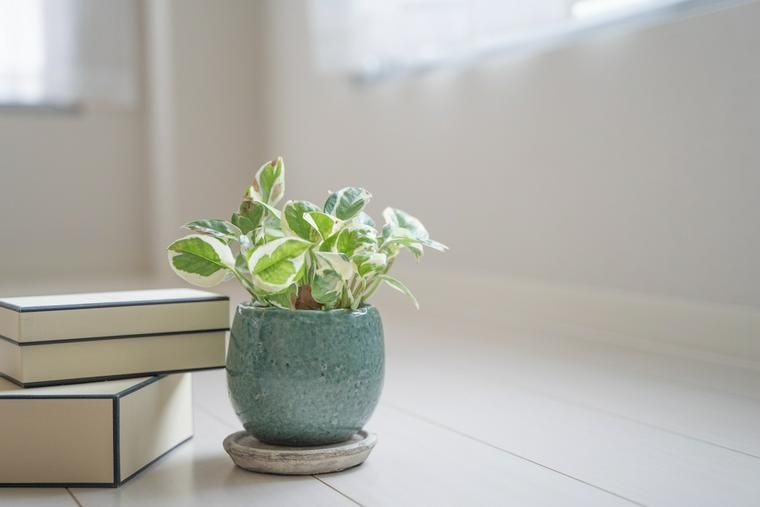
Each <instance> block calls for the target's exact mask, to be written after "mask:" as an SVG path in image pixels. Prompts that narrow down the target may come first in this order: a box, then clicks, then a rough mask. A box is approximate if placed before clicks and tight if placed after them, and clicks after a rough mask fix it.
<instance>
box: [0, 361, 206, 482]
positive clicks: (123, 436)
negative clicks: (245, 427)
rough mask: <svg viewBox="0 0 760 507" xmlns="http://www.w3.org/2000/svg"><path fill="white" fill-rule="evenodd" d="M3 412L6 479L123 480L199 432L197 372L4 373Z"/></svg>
mask: <svg viewBox="0 0 760 507" xmlns="http://www.w3.org/2000/svg"><path fill="white" fill-rule="evenodd" d="M0 414H2V427H1V428H0V429H1V430H2V431H0V486H6V487H18V486H34V487H43V486H51V487H53V486H55V487H63V486H66V487H87V486H93V487H117V486H119V485H121V484H123V483H124V482H126V481H128V480H129V479H131V478H132V477H134V476H135V475H137V474H138V473H139V472H141V471H142V470H144V469H145V468H146V467H147V466H149V465H150V464H151V463H153V462H154V461H156V460H157V459H159V458H161V457H162V456H163V455H165V454H166V453H168V452H169V451H171V450H172V449H174V448H175V447H177V446H179V445H180V444H182V443H183V442H185V441H187V440H188V439H190V438H191V437H192V434H193V420H192V391H191V378H190V374H179V375H164V376H155V377H148V378H140V379H129V380H117V381H110V382H96V383H88V384H75V385H67V386H55V387H43V388H32V389H21V388H19V387H18V386H15V385H14V384H12V383H10V382H7V381H4V380H0Z"/></svg>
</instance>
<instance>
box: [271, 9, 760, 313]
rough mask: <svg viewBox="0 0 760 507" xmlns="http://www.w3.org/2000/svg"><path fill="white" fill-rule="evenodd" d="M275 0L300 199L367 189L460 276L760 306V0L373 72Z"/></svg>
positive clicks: (285, 127) (281, 118) (283, 121)
mask: <svg viewBox="0 0 760 507" xmlns="http://www.w3.org/2000/svg"><path fill="white" fill-rule="evenodd" d="M269 8H270V16H271V18H270V22H269V23H268V25H267V27H268V30H269V32H270V37H269V40H270V42H271V44H272V47H271V62H272V69H271V75H272V84H271V85H270V86H271V88H270V89H271V101H270V102H269V104H270V108H269V114H270V116H271V122H272V123H271V124H272V130H271V133H272V137H271V139H272V141H271V147H272V150H273V151H274V152H276V153H282V154H284V155H285V157H286V162H287V167H288V175H289V181H288V187H289V189H288V196H290V197H293V196H300V197H306V198H310V199H313V200H317V201H318V202H320V201H321V199H323V197H324V193H323V192H324V190H326V189H327V188H333V189H334V188H338V187H339V186H343V185H349V184H353V185H357V184H360V185H362V186H366V187H367V188H368V189H370V190H371V191H372V192H373V193H374V195H375V206H374V210H375V211H376V212H377V211H379V210H380V209H382V207H383V206H384V205H386V204H392V205H396V206H398V207H401V208H408V209H409V210H410V211H413V212H415V213H416V214H417V215H418V216H419V217H420V218H422V219H423V220H424V222H425V223H426V224H428V225H429V229H430V230H431V232H432V233H433V235H434V237H436V238H437V239H439V240H440V241H443V242H445V243H448V244H450V245H451V247H452V250H451V252H450V253H448V254H446V255H445V256H437V255H435V254H430V255H429V256H428V257H427V258H426V259H425V263H428V264H429V265H430V266H433V268H435V269H438V270H442V272H444V273H445V272H452V271H461V270H465V271H469V270H472V271H475V272H479V273H481V274H492V275H505V276H517V277H528V278H537V279H542V280H547V281H551V282H563V283H571V284H581V285H588V286H598V287H605V288H619V289H626V290H633V291H642V292H646V293H655V294H662V295H670V296H678V297H685V298H691V299H698V300H704V301H718V302H726V303H739V304H749V305H756V306H760V285H758V283H757V281H758V280H760V234H758V217H759V216H760V199H758V195H759V191H760V171H758V170H757V168H758V167H759V166H760V150H758V148H757V139H758V138H759V137H758V136H759V134H760V120H758V118H760V99H759V98H758V94H757V90H760V59H758V55H757V48H758V47H760V31H758V30H757V26H758V23H760V4H757V3H753V4H751V5H747V6H744V7H737V8H733V9H730V10H726V11H722V12H717V13H712V14H708V15H704V16H697V17H690V18H688V19H682V20H680V21H677V22H675V23H671V24H666V25H660V26H655V27H650V28H648V29H645V30H642V31H638V32H635V33H627V34H603V35H598V36H596V37H593V38H590V39H588V40H586V41H584V42H581V43H576V44H573V45H571V46H570V47H566V48H563V49H559V50H555V51H552V52H550V53H548V54H544V55H540V56H538V57H532V58H526V59H520V60H511V61H510V60H507V61H503V62H500V61H490V62H487V63H484V64H479V65H474V66H472V67H471V68H469V69H466V70H465V71H463V72H462V71H460V70H456V71H452V72H450V73H446V72H438V73H434V74H432V75H428V76H423V77H415V78H407V79H403V80H399V81H396V82H388V83H382V84H379V85H375V86H369V87H359V86H355V85H352V84H351V83H349V82H347V81H346V80H344V79H340V78H336V77H334V76H325V75H320V74H319V73H318V72H317V71H316V70H315V69H314V66H313V65H312V64H311V63H310V52H309V44H310V40H309V35H308V19H307V16H306V15H307V9H306V3H305V2H300V1H298V0H287V1H282V0H278V1H271V2H269ZM274 34H277V36H275V35H274ZM376 215H377V213H376ZM422 269H425V268H422ZM428 269H430V268H428ZM443 270H445V271H443Z"/></svg>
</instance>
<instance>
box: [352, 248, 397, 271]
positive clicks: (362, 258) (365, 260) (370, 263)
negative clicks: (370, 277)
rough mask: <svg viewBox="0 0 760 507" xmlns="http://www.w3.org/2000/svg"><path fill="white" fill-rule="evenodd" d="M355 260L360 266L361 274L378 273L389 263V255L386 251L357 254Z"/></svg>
mask: <svg viewBox="0 0 760 507" xmlns="http://www.w3.org/2000/svg"><path fill="white" fill-rule="evenodd" d="M353 261H354V262H355V263H356V265H357V266H358V268H359V274H360V275H361V276H365V275H367V274H368V273H378V272H380V271H382V270H383V269H385V266H386V265H388V256H387V255H386V254H384V253H370V254H362V255H358V256H355V257H354V258H353Z"/></svg>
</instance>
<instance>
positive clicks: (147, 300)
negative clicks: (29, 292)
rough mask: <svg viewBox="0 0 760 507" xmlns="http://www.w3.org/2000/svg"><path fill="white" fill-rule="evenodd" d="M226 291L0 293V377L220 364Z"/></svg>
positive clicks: (37, 379)
mask: <svg viewBox="0 0 760 507" xmlns="http://www.w3.org/2000/svg"><path fill="white" fill-rule="evenodd" d="M228 330H229V298H227V297H226V296H222V295H219V294H214V293H211V292H205V291H200V290H195V289H158V290H144V291H122V292H104V293H91V294H69V295H51V296H32V297H12V298H2V299H0V376H1V377H4V378H6V379H8V380H10V381H11V382H14V383H15V384H17V385H19V386H22V387H38V386H45V385H55V384H65V383H76V382H87V381H98V380H105V379H109V380H112V379H118V378H128V377H135V376H145V375H154V374H160V373H172V372H184V371H195V370H203V369H210V368H222V367H224V358H225V338H226V333H227V331H228Z"/></svg>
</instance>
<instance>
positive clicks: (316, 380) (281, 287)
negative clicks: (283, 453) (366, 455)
mask: <svg viewBox="0 0 760 507" xmlns="http://www.w3.org/2000/svg"><path fill="white" fill-rule="evenodd" d="M284 190H285V169H284V165H283V160H282V158H278V159H277V160H273V161H271V162H268V163H266V164H264V165H263V166H262V167H261V168H260V169H259V170H258V172H257V173H256V175H255V177H254V179H253V182H252V184H251V186H250V187H248V189H247V191H246V192H245V195H244V198H243V201H242V203H241V204H240V206H239V209H238V211H237V212H235V213H233V214H232V217H231V218H230V220H229V221H227V220H216V219H210V220H196V221H193V222H190V223H188V224H186V225H185V226H184V227H185V228H186V229H189V230H190V231H192V234H190V235H188V236H185V237H183V238H181V239H179V240H177V241H175V242H174V243H172V244H171V245H169V247H168V255H169V264H170V265H171V267H172V269H173V270H174V272H175V273H177V274H178V275H179V276H180V277H182V278H183V279H184V280H186V281H188V282H190V283H192V284H195V285H199V286H201V287H211V286H214V285H217V284H219V283H221V282H223V281H225V280H228V279H232V278H236V279H237V280H238V281H239V282H240V283H241V284H242V286H243V287H244V288H245V289H246V290H247V291H248V293H249V294H250V296H251V301H250V302H247V303H243V304H240V305H239V306H238V307H237V309H236V312H235V317H234V322H233V325H232V330H231V333H230V345H229V350H228V354H227V380H228V387H229V394H230V398H231V400H232V403H233V405H234V407H235V411H236V413H237V414H238V417H239V418H240V420H241V422H242V423H243V426H244V428H245V430H246V431H247V432H248V433H249V434H250V435H252V436H254V437H255V438H257V439H258V440H259V441H261V442H264V443H267V444H273V445H287V446H313V445H325V444H331V443H336V442H342V441H345V440H347V439H349V438H350V437H351V436H352V435H353V434H354V433H356V432H358V431H359V430H361V429H362V427H363V425H364V423H365V422H366V421H367V420H368V419H369V417H370V415H371V414H372V411H373V410H374V408H375V406H376V405H377V401H378V399H379V397H380V391H381V389H382V384H383V374H384V352H383V328H382V322H381V319H380V314H379V313H378V311H377V309H376V308H375V307H374V306H372V305H370V304H368V303H367V299H368V298H369V297H370V296H372V294H373V293H374V292H375V290H376V289H377V288H378V286H379V285H380V284H382V283H385V284H387V285H389V286H390V287H392V288H394V289H396V290H398V291H400V292H402V293H404V294H406V295H407V296H409V297H410V298H411V299H412V301H414V303H415V305H417V301H416V299H415V298H414V296H413V295H412V293H411V292H410V291H409V289H407V288H406V286H405V285H404V284H403V283H401V282H400V281H399V280H397V279H396V278H393V277H392V276H391V275H389V274H388V272H389V270H390V268H391V267H392V266H393V263H394V261H395V260H396V257H397V256H398V255H399V253H400V251H401V250H403V249H407V250H409V251H410V252H411V253H412V254H413V255H414V256H415V257H416V258H417V259H419V258H420V257H421V256H422V254H423V248H424V247H430V248H433V249H435V250H440V251H445V250H446V247H445V246H444V245H442V244H441V243H438V242H436V241H433V240H432V239H430V236H429V234H428V232H427V231H426V230H425V227H424V226H423V225H422V223H421V222H420V221H419V220H417V219H416V218H414V217H413V216H411V215H409V214H408V213H405V212H403V211H401V210H398V209H394V208H386V209H385V211H384V212H383V217H384V219H385V224H384V225H383V226H382V228H381V229H380V230H378V229H377V228H376V226H375V223H374V221H373V220H372V218H370V216H369V215H368V214H367V213H365V212H364V211H363V210H364V207H365V205H366V204H367V203H368V202H369V200H370V197H371V196H370V194H369V192H367V191H366V190H364V189H362V188H358V187H347V188H344V189H341V190H338V191H337V192H332V193H330V194H329V196H328V197H327V200H326V201H325V204H324V206H321V207H320V206H317V205H316V204H313V203H311V202H308V201H287V202H286V203H285V204H284V206H283V207H282V209H277V208H276V207H275V206H277V204H278V203H279V202H280V201H281V200H282V197H283V193H284Z"/></svg>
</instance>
